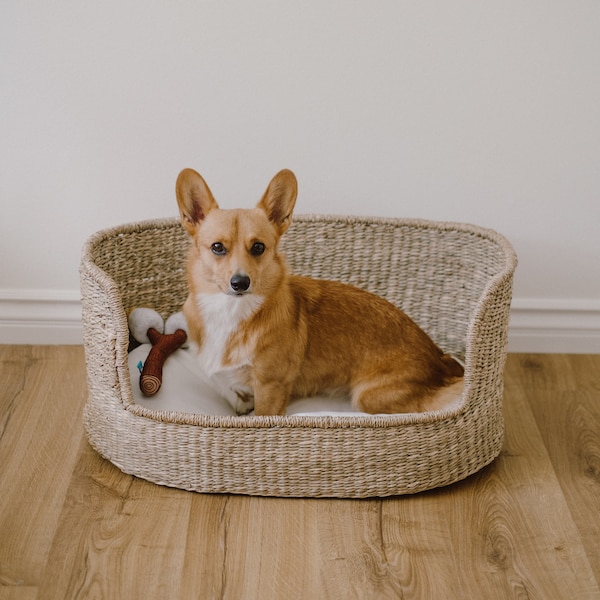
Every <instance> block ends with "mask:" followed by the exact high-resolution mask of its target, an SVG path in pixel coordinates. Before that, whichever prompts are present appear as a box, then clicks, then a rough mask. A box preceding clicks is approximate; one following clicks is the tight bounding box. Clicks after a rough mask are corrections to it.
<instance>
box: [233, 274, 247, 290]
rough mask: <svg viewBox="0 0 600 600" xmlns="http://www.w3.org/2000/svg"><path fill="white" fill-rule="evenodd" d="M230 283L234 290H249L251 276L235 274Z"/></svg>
mask: <svg viewBox="0 0 600 600" xmlns="http://www.w3.org/2000/svg"><path fill="white" fill-rule="evenodd" d="M229 285H230V286H231V289H232V290H233V291H234V292H247V291H248V288H249V287H250V277H248V275H234V276H233V277H232V278H231V279H230V280H229Z"/></svg>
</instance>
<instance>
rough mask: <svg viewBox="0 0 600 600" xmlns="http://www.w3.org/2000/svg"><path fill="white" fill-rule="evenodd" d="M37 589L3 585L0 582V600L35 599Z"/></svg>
mask: <svg viewBox="0 0 600 600" xmlns="http://www.w3.org/2000/svg"><path fill="white" fill-rule="evenodd" d="M37 593H38V589H37V588H36V587H28V586H18V587H14V586H3V585H1V584H0V600H36V599H37V597H38V596H37Z"/></svg>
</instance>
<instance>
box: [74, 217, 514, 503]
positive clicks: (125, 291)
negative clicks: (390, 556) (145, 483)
mask: <svg viewBox="0 0 600 600" xmlns="http://www.w3.org/2000/svg"><path fill="white" fill-rule="evenodd" d="M188 244H189V240H188V237H187V234H186V233H185V231H184V230H183V229H182V228H181V226H180V224H179V221H177V220H175V219H168V220H159V221H148V222H142V223H136V224H131V225H124V226H120V227H116V228H113V229H110V230H106V231H101V232H99V233H97V234H95V235H93V236H92V237H91V238H90V239H89V240H88V242H87V243H86V245H85V247H84V249H83V255H82V262H81V290H82V302H83V326H84V342H85V351H86V362H87V373H88V387H89V395H88V400H87V403H86V407H85V413H84V425H85V429H86V432H87V435H88V438H89V441H90V443H91V444H92V446H93V447H94V448H95V449H96V450H97V451H98V452H99V453H100V454H101V455H102V456H104V457H105V458H107V459H108V460H110V461H111V462H112V463H114V464H115V465H116V466H117V467H119V468H120V469H122V470H123V471H124V472H126V473H129V474H133V475H136V476H138V477H141V478H144V479H147V480H149V481H153V482H155V483H158V484H162V485H168V486H173V487H178V488H183V489H187V490H195V491H198V492H206V493H221V492H224V493H235V494H251V495H263V496H289V497H343V498H364V497H373V496H390V495H397V494H408V493H415V492H419V491H423V490H427V489H430V488H435V487H439V486H444V485H447V484H450V483H453V482H455V481H458V480H461V479H464V478H465V477H467V476H469V475H471V474H472V473H475V472H476V471H478V470H479V469H481V468H482V467H484V466H485V465H487V464H488V463H490V462H491V461H492V460H493V459H494V458H495V457H496V456H497V455H498V454H499V452H500V450H501V446H502V440H503V418H502V393H503V369H504V363H505V358H506V343H507V329H508V317H509V309H510V302H511V295H512V279H513V273H514V269H515V267H516V256H515V253H514V251H513V249H512V247H511V246H510V244H509V243H508V242H507V241H506V240H505V239H504V238H503V237H502V236H501V235H499V234H497V233H495V232H493V231H491V230H489V229H482V228H479V227H475V226H472V225H462V224H454V223H438V222H430V221H416V220H401V219H367V218H354V217H328V216H302V215H301V216H298V217H296V218H295V219H294V223H293V225H292V227H291V228H290V230H289V231H288V232H287V233H286V235H285V236H284V237H283V238H282V250H283V251H284V252H285V254H286V256H287V260H288V263H289V264H290V267H291V269H292V270H293V271H294V272H295V273H299V274H304V275H310V276H313V277H320V278H327V279H338V280H341V281H345V282H347V283H351V284H354V285H357V286H360V287H364V288H366V289H368V290H370V291H372V292H375V293H377V294H379V295H381V296H384V297H386V298H387V299H388V300H390V301H392V302H394V303H396V304H397V305H399V306H401V307H402V308H403V309H404V311H405V312H407V313H408V314H409V315H410V316H411V317H412V318H413V319H414V320H415V321H416V322H417V323H418V324H419V325H420V326H421V327H422V328H423V329H425V331H427V333H429V335H430V336H431V337H432V338H433V339H434V340H435V341H436V343H437V344H438V345H439V346H440V347H441V348H443V349H444V351H446V352H450V353H452V354H453V355H455V356H456V357H458V358H459V359H461V360H462V361H463V362H464V364H465V391H464V394H463V398H462V401H461V402H460V403H459V406H458V408H453V409H450V410H446V411H444V412H436V413H424V414H409V415H392V416H366V417H365V416H283V417H255V416H246V417H237V416H215V415H206V414H198V413H190V412H175V411H171V412H166V411H157V410H154V409H152V408H148V404H146V406H142V405H141V404H139V403H136V402H135V401H134V395H133V392H132V384H131V379H130V371H129V366H128V346H129V331H128V325H127V316H126V315H127V311H129V310H130V309H131V308H135V307H140V306H147V307H152V308H154V309H155V310H156V311H158V312H159V313H161V314H162V315H163V316H164V317H167V316H169V315H171V314H173V313H174V312H177V311H178V310H180V308H181V305H182V304H183V302H184V300H185V298H186V296H187V288H186V282H185V274H184V263H185V256H186V253H187V248H188Z"/></svg>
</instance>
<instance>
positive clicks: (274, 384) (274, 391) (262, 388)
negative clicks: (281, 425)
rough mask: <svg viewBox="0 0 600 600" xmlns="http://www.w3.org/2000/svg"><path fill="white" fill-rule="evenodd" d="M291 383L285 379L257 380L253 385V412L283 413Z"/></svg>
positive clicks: (256, 413) (258, 413) (261, 414)
mask: <svg viewBox="0 0 600 600" xmlns="http://www.w3.org/2000/svg"><path fill="white" fill-rule="evenodd" d="M291 392H292V384H291V383H287V382H285V381H268V382H257V383H255V386H254V414H255V415H257V416H270V415H285V410H286V408H287V403H288V400H289V398H290V394H291Z"/></svg>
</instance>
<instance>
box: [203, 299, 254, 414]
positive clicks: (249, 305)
mask: <svg viewBox="0 0 600 600" xmlns="http://www.w3.org/2000/svg"><path fill="white" fill-rule="evenodd" d="M263 301H264V298H263V297H262V296H255V295H253V294H248V295H245V296H228V295H226V294H198V295H197V296H196V304H197V306H198V308H199V310H200V312H201V314H202V321H203V326H204V327H203V339H202V346H201V347H200V348H199V351H198V361H199V363H200V367H201V368H202V370H203V371H204V373H205V374H206V376H207V378H208V381H209V383H210V384H211V385H212V386H213V387H214V388H216V389H217V391H218V392H219V393H220V394H221V395H222V396H224V397H225V398H226V399H227V400H228V401H229V402H230V403H231V404H232V406H233V407H234V408H235V409H236V410H237V411H238V412H247V411H248V410H249V409H251V408H252V406H251V405H248V404H247V403H243V402H242V401H241V399H240V396H244V395H245V396H248V395H251V394H252V390H251V389H249V388H248V387H247V385H244V384H243V383H242V380H243V377H241V373H242V372H243V371H244V368H245V367H246V368H247V367H248V366H249V364H250V357H249V356H245V357H238V361H237V362H234V363H233V364H227V365H224V364H223V358H224V355H225V350H226V348H227V343H228V341H229V338H230V337H231V335H232V334H233V333H235V332H236V331H237V330H238V329H239V327H240V325H241V323H242V322H243V321H245V320H246V319H248V318H249V317H251V316H252V314H254V313H255V312H256V311H257V310H258V308H259V307H260V305H261V304H262V303H263ZM234 356H235V355H234ZM241 402H242V404H241Z"/></svg>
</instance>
